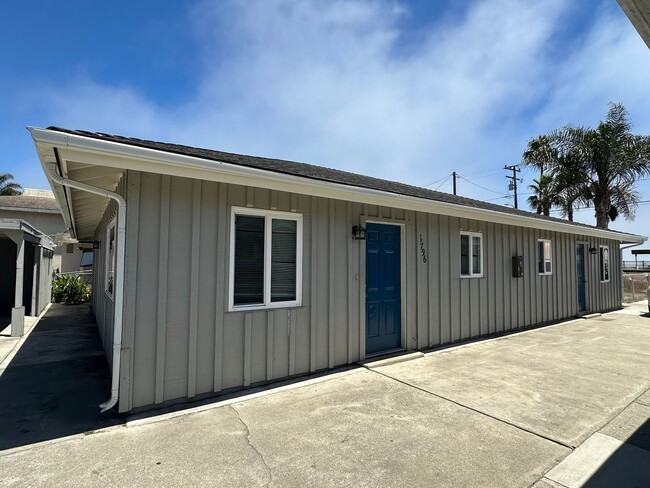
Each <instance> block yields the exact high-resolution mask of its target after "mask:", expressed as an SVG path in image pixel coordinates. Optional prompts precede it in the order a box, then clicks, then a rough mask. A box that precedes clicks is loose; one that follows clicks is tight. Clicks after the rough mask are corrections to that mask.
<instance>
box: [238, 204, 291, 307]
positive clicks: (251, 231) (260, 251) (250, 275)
mask: <svg viewBox="0 0 650 488" xmlns="http://www.w3.org/2000/svg"><path fill="white" fill-rule="evenodd" d="M230 263H231V268H230V269H231V276H230V309H231V310H240V309H249V308H279V307H287V306H299V305H300V301H301V297H300V295H301V277H302V264H301V263H302V216H301V215H297V214H293V213H285V212H264V211H259V210H250V209H243V208H235V209H233V213H232V226H231V253H230Z"/></svg>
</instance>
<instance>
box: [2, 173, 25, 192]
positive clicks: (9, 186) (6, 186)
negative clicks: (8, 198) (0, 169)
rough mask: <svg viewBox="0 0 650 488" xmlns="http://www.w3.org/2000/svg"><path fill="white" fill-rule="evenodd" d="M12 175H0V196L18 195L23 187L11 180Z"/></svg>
mask: <svg viewBox="0 0 650 488" xmlns="http://www.w3.org/2000/svg"><path fill="white" fill-rule="evenodd" d="M13 179H14V175H12V174H10V173H0V195H20V194H21V193H22V192H23V187H22V186H20V185H19V184H18V183H15V182H13V181H11V180H13Z"/></svg>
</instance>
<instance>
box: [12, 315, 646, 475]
mask: <svg viewBox="0 0 650 488" xmlns="http://www.w3.org/2000/svg"><path fill="white" fill-rule="evenodd" d="M646 309H647V305H646V304H645V303H643V302H641V303H639V304H638V305H634V306H633V307H630V308H628V309H626V310H623V311H621V312H617V313H612V314H607V315H605V316H602V317H595V318H591V319H589V320H576V321H571V322H567V323H563V324H560V325H556V326H552V327H547V328H543V329H538V330H534V331H530V332H527V333H523V334H517V335H511V336H508V337H504V338H500V339H498V340H492V341H485V342H478V343H474V344H471V345H468V346H464V347H460V348H455V349H448V350H445V351H441V352H436V353H433V354H427V355H424V356H422V357H420V358H418V359H413V360H411V361H408V362H402V363H398V364H390V365H382V364H381V363H379V364H374V365H373V364H369V365H367V367H365V368H358V369H354V370H351V371H346V372H343V373H338V374H334V375H330V376H325V377H323V378H320V379H313V380H308V381H304V382H299V383H296V384H294V385H291V386H289V387H281V388H276V389H269V390H267V391H266V392H262V393H256V394H254V395H248V396H241V397H239V398H235V399H231V400H225V401H224V400H222V401H218V402H215V403H213V404H211V405H202V406H200V407H197V408H194V409H188V410H186V411H185V412H184V414H183V415H179V414H178V412H176V413H174V414H170V415H162V416H158V417H150V418H146V419H135V418H133V419H131V421H130V422H128V423H127V426H118V427H111V428H108V429H106V430H105V431H99V432H95V433H93V434H92V435H76V436H73V437H70V438H67V439H64V440H60V441H49V442H47V443H41V444H33V445H30V446H24V447H20V448H15V449H9V450H5V451H0V472H2V474H3V486H107V485H108V486H116V485H128V486H130V487H139V486H153V485H155V486H188V485H201V486H203V485H205V486H228V487H231V486H247V487H248V486H296V487H297V486H300V487H302V486H355V487H364V486H368V487H377V486H414V485H424V486H504V487H518V486H520V487H530V486H532V485H535V486H536V487H540V488H541V487H553V486H555V487H557V486H612V483H613V482H614V483H615V484H616V485H617V486H650V472H649V471H648V470H647V466H648V465H649V464H648V463H650V428H649V427H648V425H649V422H648V419H650V393H648V392H647V391H648V388H650V348H649V347H648V345H649V344H650V318H649V317H648V316H647V315H644V312H645V310H646Z"/></svg>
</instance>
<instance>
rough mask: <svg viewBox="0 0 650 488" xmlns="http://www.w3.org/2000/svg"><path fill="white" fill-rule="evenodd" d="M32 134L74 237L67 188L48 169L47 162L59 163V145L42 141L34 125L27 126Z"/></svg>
mask: <svg viewBox="0 0 650 488" xmlns="http://www.w3.org/2000/svg"><path fill="white" fill-rule="evenodd" d="M27 129H28V130H29V132H30V134H31V135H32V138H33V139H34V145H35V146H36V153H37V154H38V159H39V161H40V163H41V167H42V168H43V172H44V173H45V176H46V177H47V181H48V183H49V184H50V188H52V192H53V193H54V198H55V199H56V201H57V202H58V203H59V208H60V209H61V215H62V217H63V222H64V223H65V226H66V229H67V230H68V232H70V235H71V236H72V237H74V238H76V237H77V236H76V235H75V232H74V228H75V226H74V220H73V218H72V213H71V210H70V207H69V203H68V199H67V198H66V193H65V188H64V187H63V186H61V185H59V184H58V183H56V182H55V181H54V180H53V179H52V178H51V177H50V172H49V171H48V169H47V164H49V163H56V164H58V161H57V156H56V153H55V151H54V148H55V147H57V146H56V145H54V144H50V143H48V142H46V141H40V140H37V139H36V137H34V128H33V127H28V128H27Z"/></svg>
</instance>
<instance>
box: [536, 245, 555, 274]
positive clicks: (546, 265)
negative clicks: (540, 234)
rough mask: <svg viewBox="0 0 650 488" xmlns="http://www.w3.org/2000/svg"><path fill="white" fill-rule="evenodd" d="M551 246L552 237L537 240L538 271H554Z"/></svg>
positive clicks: (547, 272)
mask: <svg viewBox="0 0 650 488" xmlns="http://www.w3.org/2000/svg"><path fill="white" fill-rule="evenodd" d="M551 248H552V246H551V240H550V239H539V240H538V241H537V271H538V273H539V274H541V275H550V274H551V273H552V272H553V265H552V259H551V258H552V254H551Z"/></svg>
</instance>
